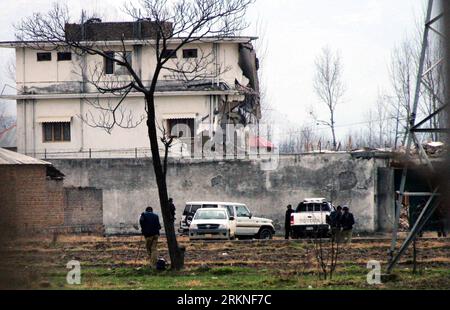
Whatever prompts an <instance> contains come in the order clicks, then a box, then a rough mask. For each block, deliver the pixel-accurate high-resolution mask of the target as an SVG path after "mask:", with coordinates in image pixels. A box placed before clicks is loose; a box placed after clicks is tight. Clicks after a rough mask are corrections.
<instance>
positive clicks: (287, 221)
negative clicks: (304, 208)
mask: <svg viewBox="0 0 450 310" xmlns="http://www.w3.org/2000/svg"><path fill="white" fill-rule="evenodd" d="M292 213H294V210H292V206H291V205H288V206H287V210H286V215H285V218H284V229H285V230H286V233H285V235H284V239H286V240H289V237H290V235H291V214H292Z"/></svg>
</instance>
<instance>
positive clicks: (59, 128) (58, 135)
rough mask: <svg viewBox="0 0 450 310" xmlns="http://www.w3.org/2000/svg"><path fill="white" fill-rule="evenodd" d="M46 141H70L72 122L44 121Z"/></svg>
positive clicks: (43, 127)
mask: <svg viewBox="0 0 450 310" xmlns="http://www.w3.org/2000/svg"><path fill="white" fill-rule="evenodd" d="M42 129H43V136H44V142H68V141H70V123H69V122H65V123H42Z"/></svg>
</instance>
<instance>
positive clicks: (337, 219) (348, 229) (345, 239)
mask: <svg viewBox="0 0 450 310" xmlns="http://www.w3.org/2000/svg"><path fill="white" fill-rule="evenodd" d="M292 213H294V210H293V209H292V205H288V206H287V210H286V216H285V223H284V227H285V236H284V238H285V239H286V240H287V239H289V237H290V236H291V215H292ZM327 224H328V225H330V228H331V238H332V240H333V241H336V242H338V243H350V242H351V241H352V235H353V225H355V218H354V216H353V214H352V213H351V212H350V209H349V207H348V206H344V207H341V206H337V208H336V209H335V210H333V211H332V212H331V213H330V215H329V216H328V217H327Z"/></svg>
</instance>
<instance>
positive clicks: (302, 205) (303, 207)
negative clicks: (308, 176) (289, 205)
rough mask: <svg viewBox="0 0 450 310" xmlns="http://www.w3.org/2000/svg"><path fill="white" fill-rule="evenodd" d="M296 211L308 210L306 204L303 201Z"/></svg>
mask: <svg viewBox="0 0 450 310" xmlns="http://www.w3.org/2000/svg"><path fill="white" fill-rule="evenodd" d="M295 212H306V204H304V203H303V202H301V203H299V205H298V206H297V210H295Z"/></svg>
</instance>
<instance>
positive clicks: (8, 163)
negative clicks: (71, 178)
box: [0, 148, 103, 235]
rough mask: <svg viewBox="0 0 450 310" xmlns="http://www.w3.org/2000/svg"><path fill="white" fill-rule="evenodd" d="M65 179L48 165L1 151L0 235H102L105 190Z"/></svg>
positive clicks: (0, 149)
mask: <svg viewBox="0 0 450 310" xmlns="http://www.w3.org/2000/svg"><path fill="white" fill-rule="evenodd" d="M63 179H64V174H62V173H61V172H60V171H59V170H57V169H56V168H55V167H53V165H52V164H51V163H49V162H46V161H42V160H38V159H35V158H32V157H28V156H25V155H22V154H19V153H15V152H12V151H8V150H6V149H2V148H0V234H2V235H24V234H25V235H27V234H32V235H35V234H45V233H52V232H62V233H80V232H96V233H98V232H103V210H102V205H103V202H102V191H101V190H99V189H95V188H64V186H63Z"/></svg>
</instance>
